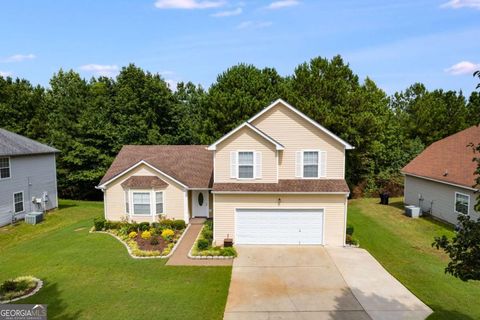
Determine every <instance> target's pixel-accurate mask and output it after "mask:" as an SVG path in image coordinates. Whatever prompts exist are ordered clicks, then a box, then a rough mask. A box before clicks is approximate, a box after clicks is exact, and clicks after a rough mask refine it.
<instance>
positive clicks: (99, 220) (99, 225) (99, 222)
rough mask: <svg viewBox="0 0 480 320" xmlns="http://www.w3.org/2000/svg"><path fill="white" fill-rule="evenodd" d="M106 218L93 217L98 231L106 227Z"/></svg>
mask: <svg viewBox="0 0 480 320" xmlns="http://www.w3.org/2000/svg"><path fill="white" fill-rule="evenodd" d="M105 222H106V221H105V219H103V218H95V219H93V225H94V226H95V230H96V231H101V230H103V228H105Z"/></svg>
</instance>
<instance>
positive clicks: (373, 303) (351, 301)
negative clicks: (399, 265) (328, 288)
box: [330, 288, 474, 320]
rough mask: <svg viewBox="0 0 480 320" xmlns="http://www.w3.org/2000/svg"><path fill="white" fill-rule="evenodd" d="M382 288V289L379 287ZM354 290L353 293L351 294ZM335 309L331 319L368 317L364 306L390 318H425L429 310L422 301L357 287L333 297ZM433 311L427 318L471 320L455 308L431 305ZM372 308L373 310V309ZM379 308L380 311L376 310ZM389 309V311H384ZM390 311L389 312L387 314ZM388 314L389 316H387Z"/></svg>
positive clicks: (375, 313) (360, 318)
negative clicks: (367, 290) (385, 294)
mask: <svg viewBox="0 0 480 320" xmlns="http://www.w3.org/2000/svg"><path fill="white" fill-rule="evenodd" d="M379 290H382V289H379ZM353 292H355V295H353ZM335 303H336V305H335V307H334V309H335V310H338V311H331V312H330V317H331V319H339V320H340V319H342V320H344V319H358V320H363V319H365V320H366V319H370V317H369V315H367V313H366V312H364V310H363V309H364V308H365V309H367V310H370V313H371V314H372V315H375V316H376V317H380V318H390V317H392V315H393V317H392V319H394V318H396V317H399V318H401V319H425V318H426V317H427V316H428V315H429V310H428V309H426V308H425V307H424V305H423V304H422V303H415V302H414V301H413V302H410V303H408V304H407V303H405V302H402V301H398V300H396V299H390V298H386V297H383V296H381V295H377V294H366V293H363V292H361V291H360V290H358V289H355V288H352V289H349V288H345V289H343V290H342V292H341V295H340V296H338V297H335ZM432 309H433V311H434V312H433V313H432V314H430V316H429V317H428V319H430V320H431V319H456V320H457V319H458V320H473V319H474V318H472V317H471V316H469V315H466V314H463V313H461V312H459V311H456V310H446V309H444V308H442V307H440V306H433V308H432ZM373 310H374V311H373ZM378 310H381V311H378ZM385 310H389V311H390V312H389V311H385ZM389 313H390V314H389ZM389 316H390V317H389Z"/></svg>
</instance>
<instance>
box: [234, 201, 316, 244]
mask: <svg viewBox="0 0 480 320" xmlns="http://www.w3.org/2000/svg"><path fill="white" fill-rule="evenodd" d="M235 218H236V219H235V243H236V244H323V210H322V209H313V210H309V209H237V211H236V213H235Z"/></svg>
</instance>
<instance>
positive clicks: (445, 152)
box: [402, 126, 480, 224]
mask: <svg viewBox="0 0 480 320" xmlns="http://www.w3.org/2000/svg"><path fill="white" fill-rule="evenodd" d="M471 143H474V144H475V145H477V144H478V143H480V127H477V126H473V127H471V128H468V129H465V130H463V131H460V132H458V133H456V134H453V135H451V136H449V137H446V138H445V139H442V140H440V141H437V142H435V143H433V144H431V145H430V146H429V147H428V148H426V149H425V150H424V151H423V152H422V153H420V155H418V156H417V157H416V158H415V159H413V160H412V161H411V162H410V163H409V164H407V165H406V166H405V167H404V168H403V169H402V173H403V174H404V175H405V203H406V204H409V205H416V206H419V207H420V208H421V209H422V211H423V212H429V213H431V214H432V215H433V216H434V217H436V218H439V219H441V220H444V221H447V222H449V223H452V224H456V223H457V216H458V214H469V215H471V216H472V217H474V218H477V217H478V216H479V213H478V212H476V211H475V209H474V206H475V203H476V201H477V196H478V195H479V194H478V191H479V186H475V181H474V180H475V175H474V172H475V169H476V167H477V164H476V162H474V161H472V160H473V158H474V157H475V154H474V152H473V149H472V147H471V146H469V144H471ZM477 156H478V155H477Z"/></svg>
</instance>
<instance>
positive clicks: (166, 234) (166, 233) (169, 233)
mask: <svg viewBox="0 0 480 320" xmlns="http://www.w3.org/2000/svg"><path fill="white" fill-rule="evenodd" d="M174 234H175V232H173V230H172V229H165V230H163V231H162V238H163V239H165V240H172V238H173V235H174Z"/></svg>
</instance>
